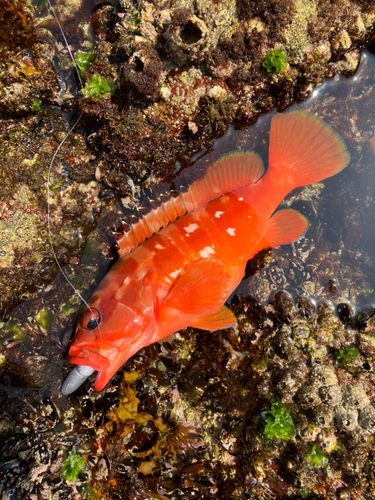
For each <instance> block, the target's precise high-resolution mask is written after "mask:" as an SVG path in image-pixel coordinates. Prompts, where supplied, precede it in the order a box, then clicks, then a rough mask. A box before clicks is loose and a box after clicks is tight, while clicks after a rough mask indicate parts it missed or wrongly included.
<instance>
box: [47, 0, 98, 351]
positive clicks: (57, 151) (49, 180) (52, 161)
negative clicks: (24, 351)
mask: <svg viewBox="0 0 375 500" xmlns="http://www.w3.org/2000/svg"><path fill="white" fill-rule="evenodd" d="M47 2H48V5H49V8H50V9H51V11H52V14H53V16H54V18H55V19H56V22H57V24H58V26H59V29H60V32H61V34H62V37H63V40H64V43H65V47H66V49H67V51H68V53H69V56H70V58H71V60H72V62H73V65H74V67H75V70H76V72H77V75H78V79H79V83H80V86H81V88H82V87H83V82H82V79H81V75H80V73H79V70H78V67H77V64H76V62H75V60H74V56H73V54H72V52H71V50H70V47H69V44H68V41H67V39H66V36H65V33H64V31H63V29H62V26H61V24H60V22H59V20H58V18H57V16H56V13H55V10H54V8H53V6H52V4H51V2H50V0H47ZM82 115H83V111H81V113H80V115H79V116H78V118H77V120H76V121H75V123H74V125H73V126H72V127H71V128H70V129H69V130H68V132H67V134H66V135H65V137H64V138H63V140H62V141H61V142H60V144H59V145H58V147H57V148H56V151H55V153H54V154H53V156H52V158H51V161H50V164H49V167H48V174H47V227H48V239H49V244H50V247H51V250H52V255H53V257H54V259H55V262H56V264H57V267H58V268H59V270H60V272H61V274H62V275H63V277H64V278H65V279H66V281H67V283H68V284H69V285H70V287H71V288H72V289H73V290H74V293H75V294H76V295H77V296H78V297H79V298H80V300H81V301H82V302H83V303H84V304H85V305H86V307H87V308H88V309H89V310H90V311H91V313H92V314H93V315H95V314H94V311H93V310H92V308H91V307H90V306H89V304H88V303H87V302H86V300H85V299H84V298H83V297H82V295H81V294H80V293H79V291H78V290H77V288H76V287H75V286H74V285H73V283H72V282H71V281H70V279H69V278H68V276H67V274H66V273H65V272H64V270H63V269H62V266H61V264H60V262H59V260H58V258H57V255H56V252H55V249H54V247H53V243H52V231H51V221H50V211H51V210H50V206H51V204H50V193H51V191H50V183H51V170H52V165H53V163H54V161H55V158H56V156H57V154H58V153H59V151H60V149H61V147H62V146H63V144H64V143H65V142H66V140H67V139H68V137H69V136H70V135H71V133H72V132H73V130H74V129H75V127H76V126H77V124H78V122H79V121H80V119H81V118H82ZM99 314H100V311H99ZM100 316H101V315H100ZM98 332H99V337H100V341H101V343H102V335H101V331H100V323H99V325H98ZM102 345H103V344H102ZM100 350H101V349H100Z"/></svg>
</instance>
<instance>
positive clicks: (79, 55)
mask: <svg viewBox="0 0 375 500" xmlns="http://www.w3.org/2000/svg"><path fill="white" fill-rule="evenodd" d="M74 60H75V63H76V65H77V68H78V71H79V74H80V75H81V76H85V74H86V71H87V70H88V69H89V67H90V66H91V63H92V62H93V60H94V54H93V53H92V52H84V51H83V50H77V52H76V53H75V54H74Z"/></svg>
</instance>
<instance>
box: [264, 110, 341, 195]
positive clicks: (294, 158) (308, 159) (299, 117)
mask: <svg viewBox="0 0 375 500" xmlns="http://www.w3.org/2000/svg"><path fill="white" fill-rule="evenodd" d="M349 160H350V155H349V153H348V151H347V150H346V147H345V143H344V141H343V140H342V139H341V137H340V136H339V135H338V134H337V133H336V132H334V130H332V129H331V127H329V126H328V125H326V124H325V123H324V122H323V121H322V120H321V119H320V118H318V117H316V116H315V115H313V114H312V113H308V112H307V111H292V112H291V113H280V114H277V115H275V116H274V117H273V118H272V122H271V131H270V146H269V166H268V171H269V172H268V174H267V175H269V173H271V172H272V175H273V176H274V177H275V178H277V179H285V178H287V179H289V182H290V186H289V188H290V189H294V188H296V187H299V186H305V185H307V184H311V183H313V182H319V181H321V180H323V179H326V178H327V177H331V176H332V175H335V174H337V173H338V172H340V170H342V169H343V168H345V167H346V165H347V164H348V163H349Z"/></svg>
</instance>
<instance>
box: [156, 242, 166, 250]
mask: <svg viewBox="0 0 375 500" xmlns="http://www.w3.org/2000/svg"><path fill="white" fill-rule="evenodd" d="M155 248H157V249H158V250H164V247H163V246H162V245H160V243H156V245H155Z"/></svg>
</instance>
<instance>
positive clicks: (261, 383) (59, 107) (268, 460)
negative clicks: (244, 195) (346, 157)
mask: <svg viewBox="0 0 375 500" xmlns="http://www.w3.org/2000/svg"><path fill="white" fill-rule="evenodd" d="M8 5H9V7H8ZM6 6H7V7H6V9H7V10H6V12H7V17H5V21H2V22H5V23H6V25H5V26H6V28H7V29H8V27H9V26H11V27H12V29H14V30H15V32H17V33H18V35H17V36H18V38H17V37H14V38H13V39H14V44H13V43H12V44H9V45H7V44H6V43H3V42H2V41H4V40H6V38H4V36H3V35H1V34H0V49H1V57H2V62H1V64H2V69H3V71H2V72H1V73H0V83H1V85H0V109H1V112H2V121H1V123H0V127H1V130H0V135H1V139H2V140H1V145H0V158H1V159H2V160H1V161H2V163H1V175H2V176H3V177H2V179H4V182H1V183H0V210H1V212H0V214H1V215H0V229H1V230H0V266H1V270H0V276H1V280H2V281H1V282H0V283H1V285H0V286H1V297H0V300H1V304H0V306H1V308H2V309H3V310H4V311H5V312H6V317H5V318H4V319H5V320H6V321H4V322H3V323H1V324H0V347H1V355H0V433H1V436H2V439H1V446H0V450H1V461H0V472H1V474H0V494H1V495H2V498H4V500H5V499H9V498H13V499H20V500H22V499H32V500H34V499H39V498H61V499H64V498H67V499H71V498H77V499H80V498H83V499H89V498H90V499H91V498H100V497H104V498H108V499H129V500H130V499H132V500H133V499H153V498H157V499H161V500H164V499H170V500H174V499H179V498H184V499H185V498H189V499H194V498H200V499H209V498H210V499H211V498H217V499H225V500H228V499H230V500H232V499H233V500H237V499H241V500H243V499H248V498H256V499H269V498H290V499H295V498H308V499H311V500H312V499H315V500H316V499H319V500H320V499H323V498H329V499H353V500H354V499H372V498H374V497H375V495H374V492H373V483H374V474H373V470H374V457H375V448H374V429H375V396H374V395H375V392H374V384H375V378H374V361H375V312H374V308H373V298H374V283H375V276H374V253H373V248H374V245H373V238H374V232H373V229H372V228H373V227H374V220H373V218H374V213H375V211H374V203H373V189H374V184H373V175H372V165H373V156H374V154H375V146H374V140H373V137H374V133H375V130H374V125H373V124H374V123H375V122H374V115H373V102H374V86H373V85H374V75H375V73H374V69H373V66H372V65H371V64H370V62H371V61H369V60H367V61H366V60H365V61H364V63H363V64H362V66H361V69H360V71H359V72H358V74H357V83H356V85H353V83H352V82H351V80H347V81H346V80H337V81H335V82H333V85H337V87H335V89H336V90H335V93H332V92H331V91H330V90H327V89H328V87H327V86H326V85H325V86H324V87H321V88H320V89H319V96H318V98H316V99H312V100H311V101H309V103H308V106H309V109H311V110H313V111H314V112H316V113H317V114H318V115H319V116H320V117H322V118H323V119H324V120H325V121H326V122H327V123H328V124H329V125H331V126H332V127H333V128H334V129H335V130H336V131H338V132H339V133H340V134H341V135H342V137H343V138H344V140H345V141H346V143H347V144H348V147H349V149H350V151H351V155H352V163H351V165H352V166H351V168H350V169H349V168H348V169H347V170H346V171H344V172H343V173H342V175H341V176H340V178H339V180H337V179H338V178H333V179H332V180H330V181H328V182H327V183H326V186H328V189H323V188H324V186H323V184H315V185H313V186H309V187H307V188H304V189H302V190H298V191H296V192H294V193H292V194H291V195H290V196H289V197H288V198H287V200H285V202H284V205H285V206H291V207H292V208H295V209H296V210H298V211H300V212H301V213H303V214H304V215H306V216H307V217H308V219H309V222H310V227H309V230H308V232H307V233H306V235H305V237H304V238H302V239H301V240H299V241H298V242H295V243H293V244H292V245H290V246H285V247H281V248H278V249H274V250H273V251H265V252H262V254H260V255H258V256H256V258H254V259H253V260H252V262H250V263H249V265H248V269H247V279H246V280H244V282H243V283H242V284H241V286H240V288H239V290H238V291H237V294H236V296H235V297H233V299H232V302H231V304H230V307H231V309H232V310H233V312H234V313H235V314H236V316H237V318H238V324H237V326H236V327H234V328H232V329H231V330H225V331H222V332H217V333H214V334H212V333H209V332H202V331H199V330H193V329H188V330H184V331H181V332H179V333H178V334H177V335H176V336H175V338H174V340H173V341H172V343H165V344H164V345H154V346H150V347H148V348H146V349H143V350H142V351H140V352H139V353H138V354H137V355H136V356H134V357H133V358H132V359H131V360H130V361H129V362H128V363H127V364H126V367H125V369H123V370H121V371H120V372H119V373H118V374H117V375H116V377H115V379H114V380H113V383H111V385H110V387H109V388H107V389H106V391H104V392H103V393H101V394H96V393H94V392H93V391H92V388H91V381H88V382H87V383H86V385H85V386H84V387H82V388H81V389H80V390H79V391H78V392H77V393H76V394H74V395H73V396H71V397H69V398H65V397H63V396H62V395H61V393H60V384H61V381H62V380H63V378H64V377H65V375H66V373H67V372H68V370H69V368H68V367H67V364H66V362H65V361H64V352H65V351H66V349H67V346H68V344H69V340H70V337H71V333H72V324H73V322H74V316H75V314H76V311H77V309H78V308H79V299H78V298H76V297H75V296H74V295H73V294H72V292H71V290H70V288H69V286H68V284H67V283H66V281H65V279H63V277H61V276H59V277H58V278H57V279H56V280H55V281H54V282H53V283H52V284H50V285H49V286H47V287H46V286H45V285H46V283H50V282H51V281H52V279H53V278H54V276H55V273H56V265H55V263H54V260H53V258H52V253H51V250H50V248H49V246H48V244H47V234H46V230H47V225H46V222H47V217H46V216H47V204H46V200H47V189H46V180H47V175H48V169H49V165H50V161H51V158H52V156H53V154H54V152H55V151H56V148H57V147H58V145H59V144H60V142H61V140H63V138H64V137H65V135H66V132H67V131H68V130H69V126H68V119H69V113H71V112H72V110H73V109H74V108H75V106H76V105H77V102H78V103H79V106H80V110H82V111H83V116H82V118H81V121H80V122H79V125H78V126H77V127H76V129H74V131H73V132H72V133H71V134H70V135H69V136H68V139H67V140H66V142H65V143H64V144H63V145H62V146H61V148H60V150H59V151H58V154H57V157H56V160H55V161H54V163H53V165H52V168H51V183H50V188H51V189H50V197H51V205H50V216H51V233H52V241H53V244H54V247H55V250H56V252H57V256H58V258H59V260H60V262H61V263H62V264H64V263H67V264H68V265H66V266H65V268H64V269H65V271H66V273H67V275H68V277H69V279H70V280H71V281H72V283H73V284H74V286H75V287H76V288H77V289H78V290H79V291H80V293H81V294H82V295H83V296H84V297H89V296H90V294H91V293H92V292H93V290H94V289H95V287H96V285H97V283H98V282H99V281H100V280H101V278H102V277H103V276H104V274H105V273H106V271H107V269H108V267H109V266H110V265H111V263H112V262H113V260H114V258H115V250H114V241H115V240H114V237H113V235H112V232H111V230H110V228H116V227H117V228H118V226H119V222H120V221H121V220H122V219H125V220H126V221H130V220H131V216H132V215H137V216H139V214H140V213H141V207H144V206H147V203H150V201H149V199H150V198H151V199H153V197H154V193H153V192H151V191H150V190H149V189H148V188H149V187H150V186H152V185H153V184H155V182H156V181H157V180H158V179H164V178H169V179H171V178H172V177H174V176H175V175H176V174H177V173H178V171H179V170H180V169H181V168H184V167H185V166H186V165H187V164H188V160H189V158H190V155H191V154H193V153H195V152H196V151H198V150H200V148H201V147H202V146H206V147H208V146H211V145H212V141H213V139H214V138H215V137H217V136H219V135H221V134H222V133H224V132H225V130H226V128H227V125H228V123H230V122H232V120H234V119H235V120H237V122H241V123H243V124H246V123H251V122H253V121H255V119H256V118H257V117H258V116H259V115H260V114H261V113H263V112H265V111H268V110H270V109H272V108H274V107H275V106H276V107H278V108H279V109H282V108H284V107H285V106H287V105H288V104H290V103H292V102H293V101H294V100H295V99H297V98H298V99H303V98H305V97H307V96H308V95H310V93H311V92H312V90H313V88H314V86H315V85H316V84H319V83H320V82H321V78H322V77H323V76H332V75H337V74H338V72H342V73H344V74H346V75H350V74H351V73H352V72H354V71H355V70H356V68H357V64H358V61H359V51H360V50H361V49H362V48H363V46H364V45H365V44H366V43H369V44H370V45H371V43H373V42H371V36H372V31H371V30H372V27H371V23H372V22H373V17H374V12H373V6H372V5H371V3H370V2H366V1H363V2H345V3H344V2H340V1H337V2H336V3H328V2H319V3H315V2H302V1H301V2H299V1H297V2H295V4H293V5H292V4H291V3H290V2H251V1H248V2H242V3H241V2H237V3H236V5H234V4H231V3H230V2H224V3H215V2H210V3H209V4H205V3H204V2H197V3H195V4H194V6H191V5H188V6H186V5H185V4H184V3H182V2H181V3H173V5H172V4H170V3H169V2H168V1H166V2H162V3H158V5H156V3H155V2H154V3H146V2H144V3H142V5H138V4H137V5H135V4H133V3H132V2H123V3H119V5H118V8H117V10H116V9H115V7H114V6H113V5H111V4H107V3H106V4H98V5H96V7H95V9H94V12H93V13H91V12H89V11H88V9H87V8H85V6H84V5H80V4H74V5H73V4H72V5H70V4H68V3H66V4H65V3H62V4H60V5H59V6H57V13H58V15H59V17H60V19H61V22H62V26H63V28H64V30H65V31H66V34H67V36H68V37H69V40H72V43H73V45H74V44H77V40H82V37H83V39H85V38H84V37H86V36H87V32H88V29H87V26H89V23H90V19H91V16H92V30H93V33H94V36H95V37H96V38H91V42H95V43H94V44H93V46H91V47H89V45H88V44H86V45H85V46H84V47H81V48H84V50H85V51H90V50H91V51H92V52H93V54H94V59H93V61H92V62H91V66H90V65H89V67H88V69H87V71H86V74H84V75H83V74H82V78H83V83H84V84H86V83H87V82H89V81H91V80H92V77H93V75H95V74H99V75H101V76H103V78H105V79H107V80H108V81H109V82H111V83H113V84H114V85H115V87H114V89H115V90H114V92H113V93H111V92H112V90H111V91H109V90H108V89H111V87H110V86H108V87H105V85H104V87H103V86H102V87H101V88H102V89H103V88H105V89H107V92H104V93H103V92H102V95H101V97H87V98H86V99H83V97H82V96H80V94H79V93H78V87H77V82H76V78H75V77H74V72H73V70H72V66H71V63H70V61H69V58H68V57H67V55H66V52H65V51H64V50H61V47H62V45H59V42H61V39H60V35H59V31H58V29H57V27H56V23H55V21H54V20H53V18H48V16H47V14H48V12H46V11H45V10H43V7H41V11H40V14H41V17H42V21H41V22H40V23H39V24H38V28H37V29H36V30H34V22H33V20H32V16H31V15H30V13H28V14H24V10H23V7H22V5H21V6H20V10H17V8H16V7H14V5H13V4H12V5H11V4H10V3H6ZM21 7H22V8H21ZM307 14H308V16H307ZM24 16H25V17H24ZM74 18H76V19H80V24H79V26H78V28H77V26H76V23H74V22H72V19H74ZM36 24H37V23H35V25H36ZM1 26H2V27H3V25H1ZM73 26H74V27H73ZM26 27H27V28H26ZM3 32H4V31H3ZM3 32H2V33H3ZM90 36H91V35H90ZM86 42H87V39H86ZM77 46H78V45H77ZM275 47H277V48H279V49H280V50H282V51H285V53H286V54H287V63H288V64H287V66H286V67H285V68H284V69H283V71H281V72H280V73H277V74H276V73H272V72H270V73H267V71H266V70H265V69H264V68H263V67H262V63H263V60H264V56H265V55H266V53H267V52H268V51H269V50H270V49H273V48H275ZM30 51H31V52H30ZM56 58H57V59H56ZM51 61H53V64H52V63H51ZM98 81H99V80H98V79H97V82H98ZM102 83H103V82H102ZM94 90H95V91H98V92H99V95H100V93H101V90H100V89H99V90H98V89H94ZM78 116H79V114H78V113H76V114H75V115H74V118H75V117H78ZM74 118H73V119H74ZM268 126H269V124H268V122H267V121H266V120H265V119H260V120H259V121H258V123H257V124H256V125H255V126H254V127H251V128H250V129H249V130H243V131H241V132H240V131H237V130H235V129H234V128H233V127H231V128H230V134H226V135H224V136H223V137H222V138H221V139H220V140H216V141H215V142H214V147H213V152H212V153H211V156H208V155H207V162H211V161H214V160H215V159H216V158H218V157H220V156H221V155H222V154H223V153H225V152H228V151H229V150H235V149H249V150H252V149H254V148H255V149H256V151H257V152H258V153H259V154H261V155H262V157H263V158H264V159H266V158H267V147H268V145H267V139H265V137H267V136H266V133H265V132H266V131H267V130H268ZM5 158H6V161H3V159H5ZM176 161H177V162H176ZM205 161H206V160H205V158H203V160H202V162H203V163H204V162H205ZM173 172H175V173H173ZM154 189H157V188H154ZM364 191H365V195H363V192H364ZM332 193H334V195H333V196H334V203H332ZM119 197H120V198H121V202H118V199H119ZM89 233H90V238H89V241H88V242H86V240H87V235H88V234H89ZM42 287H43V289H42V290H41V288H42ZM20 299H22V300H24V302H23V303H21V304H20V305H19V306H17V307H16V308H14V309H13V311H12V314H11V316H10V317H9V311H10V309H11V307H10V306H12V305H14V304H15V303H16V302H17V301H18V300H20Z"/></svg>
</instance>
